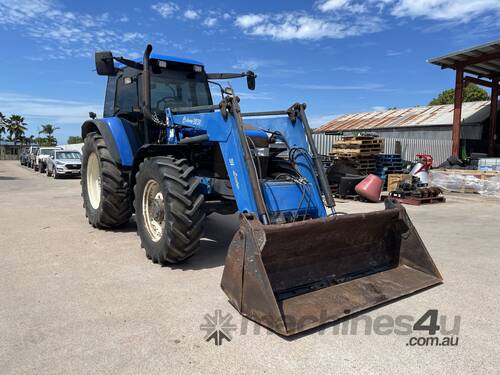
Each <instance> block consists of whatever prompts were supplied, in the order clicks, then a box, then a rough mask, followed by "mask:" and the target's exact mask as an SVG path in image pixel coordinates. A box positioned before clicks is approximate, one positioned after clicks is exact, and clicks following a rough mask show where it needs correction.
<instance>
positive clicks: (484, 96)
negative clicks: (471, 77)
mask: <svg viewBox="0 0 500 375" xmlns="http://www.w3.org/2000/svg"><path fill="white" fill-rule="evenodd" d="M489 99H490V96H489V95H488V93H487V92H486V91H485V90H483V89H482V88H481V87H479V86H477V85H474V84H473V83H471V84H469V85H467V86H466V87H465V88H464V91H463V101H464V102H477V101H481V100H489ZM454 102H455V90H454V89H449V90H444V91H442V92H441V93H440V94H439V95H438V96H437V97H435V98H434V99H432V100H431V102H430V103H429V105H441V104H453V103H454Z"/></svg>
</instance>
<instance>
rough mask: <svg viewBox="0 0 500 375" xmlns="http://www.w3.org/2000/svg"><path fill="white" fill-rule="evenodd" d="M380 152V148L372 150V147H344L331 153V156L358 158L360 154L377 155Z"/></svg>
mask: <svg viewBox="0 0 500 375" xmlns="http://www.w3.org/2000/svg"><path fill="white" fill-rule="evenodd" d="M379 152H380V149H377V150H372V149H366V148H365V149H362V150H360V149H352V148H344V149H337V150H335V151H333V152H331V153H330V155H331V156H333V157H334V158H335V157H342V158H347V159H350V158H356V157H359V156H372V157H373V156H375V155H377V154H378V153H379Z"/></svg>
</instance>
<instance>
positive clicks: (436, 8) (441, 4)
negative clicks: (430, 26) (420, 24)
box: [391, 0, 500, 22]
mask: <svg viewBox="0 0 500 375" xmlns="http://www.w3.org/2000/svg"><path fill="white" fill-rule="evenodd" d="M487 11H500V1H499V0H419V1H415V0H399V1H397V3H396V4H395V5H394V7H393V8H392V11H391V13H392V14H393V15H394V16H396V17H412V18H415V17H425V18H429V19H432V20H447V21H451V20H456V21H464V22H466V21H469V20H471V19H472V18H474V17H475V16H477V15H479V14H482V13H485V12H487Z"/></svg>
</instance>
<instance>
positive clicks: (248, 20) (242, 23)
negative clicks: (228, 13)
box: [236, 14, 269, 29]
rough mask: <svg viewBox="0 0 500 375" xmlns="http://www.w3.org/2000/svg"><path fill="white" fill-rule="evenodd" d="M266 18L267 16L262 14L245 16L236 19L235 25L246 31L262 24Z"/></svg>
mask: <svg viewBox="0 0 500 375" xmlns="http://www.w3.org/2000/svg"><path fill="white" fill-rule="evenodd" d="M268 18H269V17H268V16H266V15H263V14H245V15H243V16H238V17H237V18H236V25H237V26H239V27H241V28H243V29H247V28H249V27H252V26H255V25H257V24H259V23H262V22H264V21H265V20H266V19H268Z"/></svg>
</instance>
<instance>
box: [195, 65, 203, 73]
mask: <svg viewBox="0 0 500 375" xmlns="http://www.w3.org/2000/svg"><path fill="white" fill-rule="evenodd" d="M193 70H194V71H195V72H196V73H201V72H202V71H203V67H202V66H200V65H193Z"/></svg>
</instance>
